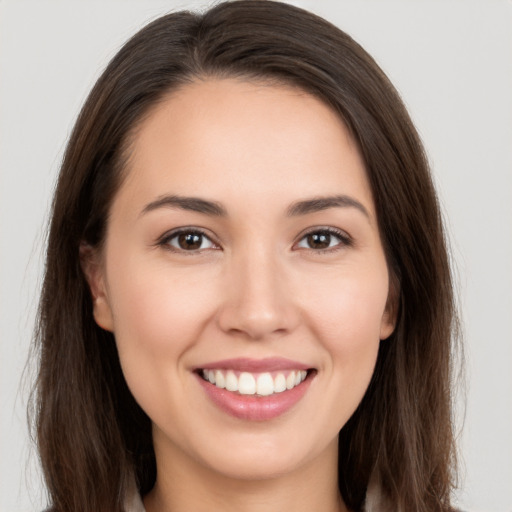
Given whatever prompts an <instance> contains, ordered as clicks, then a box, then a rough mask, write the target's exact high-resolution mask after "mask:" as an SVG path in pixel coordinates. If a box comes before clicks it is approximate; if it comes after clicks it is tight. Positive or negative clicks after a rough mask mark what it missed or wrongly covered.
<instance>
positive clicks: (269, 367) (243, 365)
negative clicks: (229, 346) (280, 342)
mask: <svg viewBox="0 0 512 512" xmlns="http://www.w3.org/2000/svg"><path fill="white" fill-rule="evenodd" d="M196 369H197V370H200V369H201V370H217V369H224V370H238V371H241V372H255V373H257V372H272V371H278V370H309V369H311V366H309V365H307V364H303V363H299V362H298V361H292V360H291V359H286V358H282V357H268V358H264V359H250V358H244V357H240V358H234V359H223V360H221V361H214V362H211V363H206V364H204V365H202V366H198V367H197V368H196Z"/></svg>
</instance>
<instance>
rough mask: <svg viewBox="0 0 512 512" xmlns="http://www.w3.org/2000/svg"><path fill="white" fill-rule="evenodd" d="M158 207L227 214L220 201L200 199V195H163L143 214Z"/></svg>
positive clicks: (147, 207)
mask: <svg viewBox="0 0 512 512" xmlns="http://www.w3.org/2000/svg"><path fill="white" fill-rule="evenodd" d="M157 208H177V209H180V210H188V211H191V212H198V213H203V214H205V215H212V216H214V217H226V216H227V211H226V209H225V208H224V207H223V206H222V205H221V204H220V203H217V202H215V201H208V200H206V199H200V198H199V197H183V196H176V195H170V196H161V197H159V198H158V199H156V200H155V201H152V202H151V203H148V204H147V205H146V206H145V207H144V209H143V210H142V214H144V213H148V212H150V211H152V210H156V209H157Z"/></svg>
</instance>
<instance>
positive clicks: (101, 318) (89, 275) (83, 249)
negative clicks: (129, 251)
mask: <svg viewBox="0 0 512 512" xmlns="http://www.w3.org/2000/svg"><path fill="white" fill-rule="evenodd" d="M80 265H81V267H82V271H83V273H84V276H85V279H86V281H87V284H88V285H89V290H90V292H91V298H92V307H93V315H94V320H95V322H96V323H97V324H98V325H99V326H100V327H101V328H102V329H105V330H107V331H111V332H113V330H114V325H113V319H112V310H111V308H110V303H109V298H108V294H107V289H106V286H105V276H104V269H103V264H102V262H101V258H100V255H99V254H98V251H97V249H95V248H94V247H91V246H90V245H89V244H86V243H85V242H82V243H81V244H80Z"/></svg>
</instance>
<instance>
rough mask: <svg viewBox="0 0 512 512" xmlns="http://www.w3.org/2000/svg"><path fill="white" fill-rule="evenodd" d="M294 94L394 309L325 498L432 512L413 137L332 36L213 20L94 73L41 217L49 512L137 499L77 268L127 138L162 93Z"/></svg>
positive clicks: (425, 302)
mask: <svg viewBox="0 0 512 512" xmlns="http://www.w3.org/2000/svg"><path fill="white" fill-rule="evenodd" d="M236 76H240V77H244V78H247V79H249V80H250V79H256V80H260V79H263V80H266V81H275V82H276V83H285V84H292V85H294V86H298V87H300V88H302V89H304V90H305V91H308V92H310V93H312V94H314V95H316V96H317V97H319V98H321V99H322V100H323V101H324V102H326V103H327V104H328V105H329V106H330V107H331V108H332V109H333V110H334V111H335V112H337V113H338V114H339V116H340V117H341V119H343V121H344V122H345V124H346V125H347V126H348V128H349V130H350V131H351V133H352V136H353V137H354V139H355V140H356V141H357V143H358V144H359V147H360V150H361V152H362V155H363V157H364V161H365V164H366V171H367V175H368V179H369V182H370V185H371V188H372V191H373V197H374V201H375V205H376V211H377V217H378V222H379V229H380V233H381V237H382V240H383V244H384V249H385V252H386V256H387V259H388V264H389V268H390V272H391V275H392V280H393V282H394V283H395V288H396V293H397V297H398V300H397V302H398V311H397V315H398V322H397V327H396V329H395V332H394V333H393V335H392V336H391V337H390V338H388V339H387V340H385V341H382V342H381V346H380V351H379V356H378V361H377V365H376V369H375V373H374V376H373V379H372V382H371V384H370V386H369V388H368V390H367V393H366V395H365V397H364V399H363V400H362V402H361V404H360V405H359V407H358V409H357V410H356V412H355V413H354V415H353V416H352V417H351V419H350V420H349V421H348V423H347V424H346V425H345V426H344V427H343V429H342V430H341V432H340V436H339V440H340V443H339V487H340V491H341V494H342V497H343V499H344V501H345V503H346V505H347V506H348V507H349V508H350V509H351V510H354V511H358V510H361V508H362V506H363V503H364V500H365V494H366V489H367V486H368V482H369V480H370V476H371V475H373V478H376V479H377V480H378V482H379V484H380V488H381V491H382V493H383V495H384V497H386V498H387V499H388V500H389V503H391V504H392V506H393V510H400V511H412V510H414V511H425V512H426V511H429V512H432V511H447V510H450V493H451V488H452V482H453V476H454V475H453V471H454V440H453V432H452V421H451V387H450V385H451V372H452V363H451V361H452V338H453V328H454V325H455V324H454V318H455V314H454V306H453V293H452V284H451V277H450V269H449V263H448V257H447V251H446V244H445V238H444V234H443V226H442V221H441V216H440V211H439V206H438V202H437V199H436V194H435V191H434V187H433V185H432V180H431V176H430V173H429V168H428V164H427V161H426V158H425V155H424V151H423V148H422V145H421V142H420V140H419V137H418V134H417V132H416V130H415V129H414V127H413V124H412V122H411V120H410V118H409V116H408V114H407V112H406V109H405V108H404V106H403V104H402V102H401V100H400V98H399V96H398V94H397V92H396V90H395V89H394V87H393V86H392V85H391V84H390V82H389V81H388V79H387V78H386V76H385V75H384V73H383V72H382V71H381V69H380V68H379V67H378V66H377V64H376V63H375V62H374V60H373V59H372V58H371V57H370V56H369V55H368V54H367V53H366V52H365V51H364V50H363V49H362V48H361V47H360V46H359V45H358V44H357V43H356V42H355V41H354V40H352V39H351V38H350V37H349V36H348V35H347V34H345V33H344V32H342V31H341V30H339V29H338V28H336V27H334V26H333V25H331V24H330V23H328V22H327V21H325V20H323V19H321V18H319V17H317V16H315V15H313V14H311V13H308V12H306V11H304V10H302V9H299V8H296V7H293V6H290V5H286V4H281V3H277V2H272V1H265V0H249V1H243V0H242V1H235V2H227V3H221V4H219V5H217V6H215V7H214V8H212V9H210V10H208V11H207V12H205V13H204V14H195V13H190V12H178V13H173V14H169V15H166V16H163V17H161V18H159V19H157V20H156V21H154V22H152V23H150V24H149V25H147V26H146V27H145V28H143V29H142V30H141V31H140V32H138V33H137V34H136V35H135V36H134V37H133V38H132V39H130V40H129V41H128V42H127V43H126V44H125V45H124V47H123V48H122V49H121V50H120V51H119V53H118V54H117V55H116V56H115V57H114V58H113V60H112V61H111V62H110V64H109V65H108V67H107V68H106V70H105V71H104V73H103V74H102V76H101V77H100V78H99V80H98V82H97V83H96V85H95V87H94V88H93V90H92V92H91V93H90V95H89V97H88V99H87V101H86V103H85V105H84V106H83V109H82V111H81V113H80V115H79V118H78V120H77V122H76V125H75V127H74V130H73V132H72V135H71V138H70V140H69V143H68V146H67V150H66V153H65V157H64V160H63V164H62V168H61V172H60V176H59V180H58V184H57V188H56V192H55V197H54V201H53V208H52V216H51V224H50V230H49V239H48V249H47V261H46V270H45V277H44V285H43V291H42V297H41V302H40V310H39V321H38V326H37V332H36V346H37V348H38V353H39V357H40V366H39V374H38V379H37V383H36V394H35V412H36V435H37V440H38V446H39V453H40V458H41V462H42V467H43V471H44V476H45V480H46V484H47V487H48V490H49V495H50V499H51V504H52V506H53V509H54V510H55V511H56V512H69V511H71V510H72V511H75V512H78V511H83V512H102V511H108V512H115V511H119V512H120V511H121V510H122V509H123V496H124V494H125V493H126V491H127V487H128V486H129V482H130V480H131V479H132V478H133V475H134V476H135V480H136V483H137V486H138V489H139V491H140V493H141V494H142V495H144V494H145V493H147V492H148V491H149V490H150V489H151V488H152V486H153V485H154V482H155V477H156V466H155V456H154V452H153V447H152V439H151V422H150V420H149V418H148V417H147V416H146V414H145V413H144V412H143V411H142V409H141V408H140V407H139V406H138V404H137V403H136V402H135V400H134V398H133V397H132V395H131V393H130V392H129V390H128V388H127V385H126V383H125V380H124V378H123V374H122V371H121V368H120V364H119V360H118V355H117V350H116V345H115V340H114V337H113V335H112V334H111V333H110V332H106V331H104V330H102V329H101V328H99V327H98V326H97V325H96V324H95V322H94V320H93V315H92V304H91V297H90V293H89V290H88V286H87V284H86V280H85V278H84V275H83V273H82V270H81V266H80V261H79V247H80V244H81V243H82V242H86V243H87V244H89V245H91V246H93V247H99V246H101V244H102V242H103V240H104V237H105V227H106V223H107V221H108V212H109V207H110V204H111V202H112V198H113V196H114V195H115V193H116V190H117V189H118V187H119V185H120V182H121V179H122V170H123V160H124V158H125V157H126V154H127V151H128V149H129V146H130V137H131V135H132V134H133V133H134V130H135V129H136V127H137V123H139V122H140V120H141V119H142V118H143V116H144V115H145V114H147V113H148V111H149V109H150V107H152V106H154V105H155V104H156V103H157V102H158V101H159V100H160V99H161V98H163V97H164V95H166V94H168V93H169V91H172V90H173V89H176V88H178V87H182V86H184V84H186V83H188V82H191V81H194V80H197V79H199V78H208V77H236Z"/></svg>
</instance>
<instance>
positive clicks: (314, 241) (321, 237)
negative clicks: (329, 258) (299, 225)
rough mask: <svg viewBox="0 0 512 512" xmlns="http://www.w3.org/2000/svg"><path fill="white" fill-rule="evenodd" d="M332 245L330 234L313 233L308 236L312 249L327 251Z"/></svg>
mask: <svg viewBox="0 0 512 512" xmlns="http://www.w3.org/2000/svg"><path fill="white" fill-rule="evenodd" d="M330 244H331V235H329V233H312V234H311V235H308V245H309V246H310V247H311V248H312V249H326V248H327V247H329V245H330Z"/></svg>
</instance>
